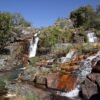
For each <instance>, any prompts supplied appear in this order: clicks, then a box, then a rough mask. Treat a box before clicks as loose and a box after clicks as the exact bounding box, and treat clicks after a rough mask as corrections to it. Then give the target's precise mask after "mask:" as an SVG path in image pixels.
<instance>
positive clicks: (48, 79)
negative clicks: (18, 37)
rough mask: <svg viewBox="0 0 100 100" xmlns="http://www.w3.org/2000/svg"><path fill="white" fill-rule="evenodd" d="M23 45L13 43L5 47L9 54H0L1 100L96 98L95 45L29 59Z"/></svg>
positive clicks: (98, 61) (99, 74) (99, 61)
mask: <svg viewBox="0 0 100 100" xmlns="http://www.w3.org/2000/svg"><path fill="white" fill-rule="evenodd" d="M19 44H20V45H19ZM26 44H29V43H26V42H24V46H23V42H22V41H21V42H20V43H13V44H12V45H10V46H8V47H7V49H9V50H10V53H9V54H8V55H7V54H5V55H4V54H3V55H2V56H0V80H2V81H3V83H2V82H1V83H2V84H3V85H1V87H3V88H1V91H0V95H1V97H0V100H5V99H7V98H8V99H10V100H99V98H100V96H99V94H100V68H99V67H100V52H99V49H98V48H97V49H96V50H95V49H94V50H92V51H94V52H91V51H88V52H87V53H86V54H84V53H83V54H80V53H79V52H78V50H77V49H71V50H70V51H69V52H66V54H65V52H63V53H62V52H59V53H55V52H54V51H52V52H49V53H48V54H47V55H39V56H36V57H32V58H29V57H28V56H29V55H28V53H27V52H28V51H27V47H25V46H26ZM12 48H13V49H12ZM1 83H0V84H1ZM3 91H4V92H3Z"/></svg>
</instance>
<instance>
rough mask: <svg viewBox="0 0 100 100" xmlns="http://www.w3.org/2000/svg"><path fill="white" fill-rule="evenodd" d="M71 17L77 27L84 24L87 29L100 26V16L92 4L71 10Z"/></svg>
mask: <svg viewBox="0 0 100 100" xmlns="http://www.w3.org/2000/svg"><path fill="white" fill-rule="evenodd" d="M70 18H71V19H72V20H73V21H74V26H75V27H80V26H83V27H84V28H85V29H89V28H99V26H98V25H99V22H100V16H99V15H98V14H97V13H96V11H95V10H94V9H93V8H92V6H90V5H88V6H84V7H80V8H78V9H77V10H75V11H73V12H71V14H70ZM98 21H99V22H98Z"/></svg>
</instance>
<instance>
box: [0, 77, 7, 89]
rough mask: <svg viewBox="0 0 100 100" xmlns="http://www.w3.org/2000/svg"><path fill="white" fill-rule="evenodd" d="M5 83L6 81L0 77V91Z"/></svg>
mask: <svg viewBox="0 0 100 100" xmlns="http://www.w3.org/2000/svg"><path fill="white" fill-rule="evenodd" d="M5 85H6V83H5V82H4V81H3V80H2V79H0V91H2V90H4V89H5Z"/></svg>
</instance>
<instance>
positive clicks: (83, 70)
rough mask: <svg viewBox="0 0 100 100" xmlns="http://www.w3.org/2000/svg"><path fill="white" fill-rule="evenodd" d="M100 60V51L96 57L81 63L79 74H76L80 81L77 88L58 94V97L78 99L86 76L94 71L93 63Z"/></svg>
mask: <svg viewBox="0 0 100 100" xmlns="http://www.w3.org/2000/svg"><path fill="white" fill-rule="evenodd" d="M99 60H100V51H99V52H98V53H97V54H96V55H95V56H90V57H88V58H87V59H85V60H83V61H81V63H80V68H79V70H78V72H76V74H77V80H79V83H78V85H77V86H76V88H74V89H73V90H71V91H69V92H58V95H61V96H66V97H69V98H74V97H77V96H78V95H79V91H80V84H81V83H82V82H83V81H84V80H85V78H86V76H87V75H89V74H90V73H91V71H92V67H93V65H92V61H95V62H97V61H99Z"/></svg>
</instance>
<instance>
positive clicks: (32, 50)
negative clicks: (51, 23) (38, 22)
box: [29, 33, 39, 58]
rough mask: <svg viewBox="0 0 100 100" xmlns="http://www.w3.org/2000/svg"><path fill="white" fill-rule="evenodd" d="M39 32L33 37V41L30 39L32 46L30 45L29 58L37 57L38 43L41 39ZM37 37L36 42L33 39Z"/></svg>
mask: <svg viewBox="0 0 100 100" xmlns="http://www.w3.org/2000/svg"><path fill="white" fill-rule="evenodd" d="M37 35H38V33H36V34H35V35H34V37H32V39H31V41H30V47H29V58H31V57H35V56H36V51H37V44H38V41H39V37H38V36H37ZM34 38H35V40H34V42H33V39H34Z"/></svg>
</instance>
